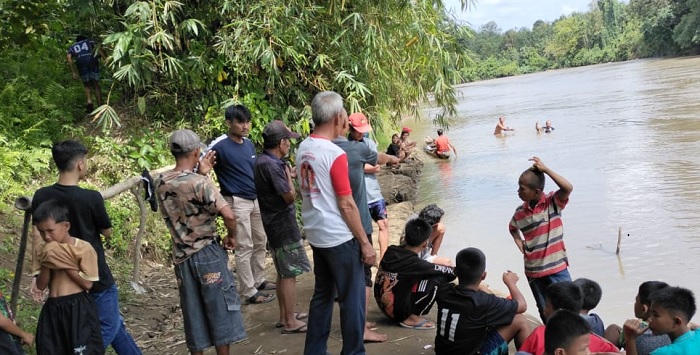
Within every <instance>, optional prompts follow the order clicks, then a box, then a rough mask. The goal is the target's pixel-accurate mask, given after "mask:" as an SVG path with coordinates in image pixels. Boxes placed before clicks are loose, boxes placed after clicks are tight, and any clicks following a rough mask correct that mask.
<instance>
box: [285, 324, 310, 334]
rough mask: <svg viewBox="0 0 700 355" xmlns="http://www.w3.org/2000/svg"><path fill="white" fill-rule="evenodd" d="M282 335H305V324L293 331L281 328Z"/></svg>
mask: <svg viewBox="0 0 700 355" xmlns="http://www.w3.org/2000/svg"><path fill="white" fill-rule="evenodd" d="M281 332H282V334H296V333H306V324H304V325H302V326H301V327H299V328H295V329H284V328H282V331H281Z"/></svg>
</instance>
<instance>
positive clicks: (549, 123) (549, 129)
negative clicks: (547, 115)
mask: <svg viewBox="0 0 700 355" xmlns="http://www.w3.org/2000/svg"><path fill="white" fill-rule="evenodd" d="M535 130H536V131H537V134H542V132H544V133H552V131H553V130H554V127H552V121H550V120H547V121H546V122H545V123H544V127H540V122H539V121H537V122H535Z"/></svg>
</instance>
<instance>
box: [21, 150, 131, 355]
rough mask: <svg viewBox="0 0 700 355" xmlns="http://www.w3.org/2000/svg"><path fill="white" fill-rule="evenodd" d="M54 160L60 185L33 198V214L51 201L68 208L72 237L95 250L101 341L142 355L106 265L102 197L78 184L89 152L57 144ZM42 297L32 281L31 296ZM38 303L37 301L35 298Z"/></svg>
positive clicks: (36, 248)
mask: <svg viewBox="0 0 700 355" xmlns="http://www.w3.org/2000/svg"><path fill="white" fill-rule="evenodd" d="M51 154H52V156H53V160H54V162H55V163H56V167H58V171H59V175H58V182H57V183H55V184H53V185H51V186H46V187H42V188H40V189H39V190H37V191H36V192H35V193H34V196H33V197H32V210H36V208H37V207H39V205H40V204H42V203H43V202H46V201H49V200H57V201H60V202H61V203H63V204H65V205H66V206H67V207H68V215H69V220H70V230H69V234H70V235H71V236H73V237H76V238H79V239H82V240H84V241H86V242H88V243H90V245H92V247H93V248H94V249H95V252H96V253H97V267H98V269H99V277H100V280H99V281H97V282H94V283H93V286H92V289H90V296H92V298H93V299H94V300H95V303H96V304H97V311H98V314H99V316H100V323H101V332H102V339H103V342H104V346H105V348H106V347H107V346H109V345H112V348H113V349H114V350H115V351H116V352H117V354H120V355H123V354H141V350H140V349H139V347H138V346H137V345H136V343H135V342H134V339H133V338H132V337H131V335H130V334H129V332H128V331H127V330H126V326H125V325H124V320H123V319H122V318H121V315H120V313H119V300H118V299H119V294H118V291H117V286H116V284H115V283H114V278H113V277H112V272H111V271H110V270H109V266H108V265H107V262H106V261H105V252H104V246H103V245H102V238H101V237H100V234H102V235H104V236H105V237H107V238H109V236H110V235H111V234H112V222H111V221H110V220H109V216H108V215H107V210H106V208H105V205H104V199H103V198H102V195H101V194H100V193H99V192H97V191H94V190H88V189H83V188H81V187H79V186H78V182H79V181H80V180H82V179H83V178H85V173H86V171H87V162H86V157H85V156H86V155H87V148H85V146H83V145H82V144H81V143H79V142H77V141H73V140H68V141H64V142H58V143H56V144H54V146H53V148H52V149H51ZM40 241H41V237H40V236H39V235H38V233H37V231H36V229H35V230H34V236H33V240H32V246H33V248H32V250H33V253H32V254H33V258H32V273H33V274H34V275H38V271H39V260H38V257H37V256H38V255H39V253H40V252H41V249H42V247H43V245H42V243H41V242H40ZM37 293H38V294H39V295H41V291H38V290H37V289H36V284H35V279H34V280H33V281H32V294H33V295H36V294H37ZM35 299H36V297H35Z"/></svg>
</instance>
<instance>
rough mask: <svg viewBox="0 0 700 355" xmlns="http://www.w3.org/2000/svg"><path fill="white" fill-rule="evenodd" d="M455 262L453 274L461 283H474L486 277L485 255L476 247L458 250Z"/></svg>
mask: <svg viewBox="0 0 700 355" xmlns="http://www.w3.org/2000/svg"><path fill="white" fill-rule="evenodd" d="M455 264H456V266H455V275H457V277H458V278H459V283H460V284H461V285H476V284H478V283H479V282H481V280H483V279H484V278H486V255H484V253H483V252H482V251H481V250H479V249H477V248H466V249H462V250H460V251H459V253H457V259H456V260H455Z"/></svg>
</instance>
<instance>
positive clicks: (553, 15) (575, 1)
mask: <svg viewBox="0 0 700 355" xmlns="http://www.w3.org/2000/svg"><path fill="white" fill-rule="evenodd" d="M593 1H595V0H593ZM443 3H444V4H445V7H446V8H447V9H450V8H452V9H453V13H454V14H455V16H456V17H457V18H458V19H459V20H462V21H466V22H468V23H469V24H470V25H472V27H473V28H474V29H477V30H478V29H479V27H481V26H482V25H484V24H486V23H487V22H489V21H495V22H496V24H498V27H499V28H500V29H501V30H503V31H506V30H509V29H511V28H520V27H528V28H532V24H533V23H535V21H537V20H544V21H546V22H552V21H554V20H556V19H558V18H559V17H560V16H561V15H568V14H570V13H572V12H586V11H588V8H589V4H590V3H591V0H477V1H476V4H475V5H474V6H473V7H470V8H469V9H468V10H465V11H462V10H461V9H460V4H461V3H460V0H443Z"/></svg>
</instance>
